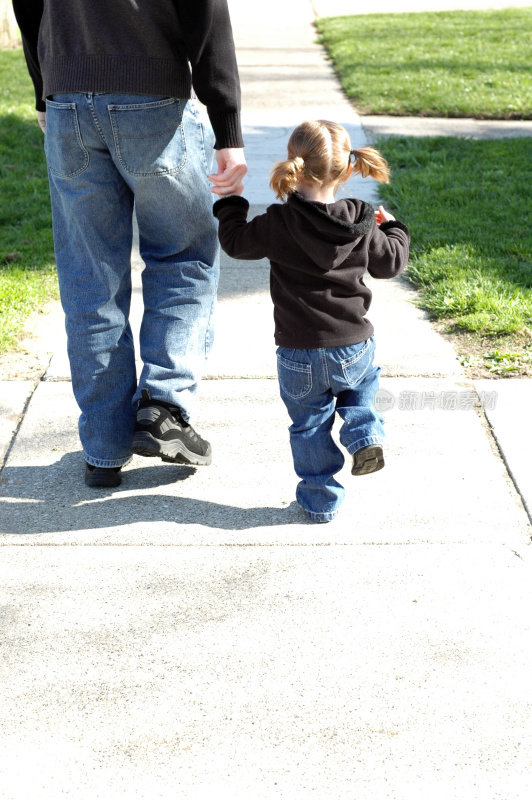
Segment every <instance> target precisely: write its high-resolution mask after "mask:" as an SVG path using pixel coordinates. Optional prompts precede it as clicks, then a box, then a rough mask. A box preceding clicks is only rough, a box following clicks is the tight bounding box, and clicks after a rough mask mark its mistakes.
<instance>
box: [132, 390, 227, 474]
mask: <svg viewBox="0 0 532 800" xmlns="http://www.w3.org/2000/svg"><path fill="white" fill-rule="evenodd" d="M131 449H132V451H133V452H134V453H136V454H137V455H139V456H148V457H150V456H158V457H159V458H161V459H162V460H163V461H170V462H172V463H175V464H195V465H197V466H203V465H207V464H210V463H211V460H212V451H211V446H210V444H209V442H206V441H205V439H202V438H201V436H199V434H197V433H196V431H195V430H194V428H193V427H192V425H189V423H188V422H185V420H184V419H183V417H182V416H181V411H180V410H179V408H178V407H177V406H173V405H171V403H166V402H165V401H163V400H152V399H151V397H150V393H149V391H148V389H143V390H142V399H141V400H140V401H139V405H138V411H137V422H136V424H135V434H134V437H133V444H132V447H131Z"/></svg>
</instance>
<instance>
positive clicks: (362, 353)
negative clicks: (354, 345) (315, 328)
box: [340, 339, 374, 386]
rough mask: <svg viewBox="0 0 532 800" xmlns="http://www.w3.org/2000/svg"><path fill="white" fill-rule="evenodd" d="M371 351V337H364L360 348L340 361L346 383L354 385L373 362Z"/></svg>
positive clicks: (372, 350)
mask: <svg viewBox="0 0 532 800" xmlns="http://www.w3.org/2000/svg"><path fill="white" fill-rule="evenodd" d="M373 352H374V347H373V339H366V341H365V342H361V344H360V349H358V350H357V351H356V352H355V353H353V355H352V356H350V357H349V358H346V359H344V360H343V361H341V362H340V364H341V366H342V372H343V374H344V378H345V380H346V383H348V384H349V385H350V386H355V384H357V383H358V382H359V381H360V380H361V378H362V377H363V376H364V373H365V372H366V370H367V369H368V367H369V366H370V365H371V364H372V362H373Z"/></svg>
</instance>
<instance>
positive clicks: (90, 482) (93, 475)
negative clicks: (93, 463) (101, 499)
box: [85, 469, 122, 489]
mask: <svg viewBox="0 0 532 800" xmlns="http://www.w3.org/2000/svg"><path fill="white" fill-rule="evenodd" d="M102 472H103V474H102ZM106 472H107V470H105V471H103V470H101V471H98V470H97V469H96V470H92V471H90V472H85V484H86V486H90V487H91V488H92V489H116V487H117V486H120V484H121V483H122V476H121V475H120V473H117V472H114V473H113V474H112V475H107V474H105V473H106Z"/></svg>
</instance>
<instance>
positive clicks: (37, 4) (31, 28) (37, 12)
mask: <svg viewBox="0 0 532 800" xmlns="http://www.w3.org/2000/svg"><path fill="white" fill-rule="evenodd" d="M13 11H14V12H15V18H16V20H17V23H18V26H19V28H20V33H21V36H22V46H23V48H24V55H25V57H26V64H27V65H28V71H29V73H30V77H31V79H32V81H33V86H34V89H35V107H36V109H37V110H38V111H45V110H46V104H45V102H44V100H43V99H42V75H41V68H40V66H39V57H38V55H37V41H38V38H39V28H40V25H41V18H42V15H43V0H13Z"/></svg>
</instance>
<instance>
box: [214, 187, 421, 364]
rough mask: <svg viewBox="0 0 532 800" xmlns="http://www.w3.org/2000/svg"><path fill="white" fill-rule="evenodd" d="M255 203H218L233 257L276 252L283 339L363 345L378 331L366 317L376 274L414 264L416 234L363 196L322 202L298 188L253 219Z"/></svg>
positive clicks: (287, 343)
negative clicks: (382, 217) (381, 218)
mask: <svg viewBox="0 0 532 800" xmlns="http://www.w3.org/2000/svg"><path fill="white" fill-rule="evenodd" d="M248 208H249V203H248V201H247V200H245V199H244V198H243V197H236V196H231V197H226V198H222V199H221V200H218V201H217V202H216V203H215V204H214V208H213V211H214V214H215V216H216V217H218V220H219V233H218V235H219V238H220V243H221V245H222V248H223V249H224V250H225V252H226V253H228V255H230V256H232V257H233V258H241V259H258V258H268V259H269V260H270V264H271V271H270V290H271V296H272V300H273V304H274V320H275V341H276V343H277V344H278V345H280V346H281V347H293V348H298V349H312V348H317V347H342V346H346V345H350V344H356V343H358V342H362V341H364V340H365V339H367V338H368V337H369V336H371V335H372V334H373V325H372V324H371V322H369V320H367V319H366V317H365V315H366V313H367V311H368V309H369V306H370V303H371V291H370V290H369V289H368V287H367V286H366V285H365V284H364V280H363V276H364V273H365V272H366V271H367V272H369V274H370V275H371V276H372V277H374V278H392V277H394V276H395V275H398V274H399V273H400V272H401V271H402V270H403V269H404V268H405V266H406V264H407V262H408V252H409V243H410V235H409V233H408V228H407V227H406V226H405V225H403V224H402V223H401V222H399V221H390V222H385V223H383V224H382V225H381V226H380V227H379V226H377V225H376V222H375V212H374V211H373V208H372V207H371V206H370V205H369V204H368V203H364V202H363V201H361V200H355V199H352V200H347V199H346V200H338V201H336V202H335V203H328V204H325V203H317V202H309V201H307V200H305V199H304V198H303V197H302V196H301V195H299V194H297V193H295V194H293V195H290V196H289V198H288V200H287V202H286V203H285V204H280V203H275V204H274V205H271V206H269V207H268V208H267V210H266V213H265V214H261V215H260V216H257V217H255V218H254V219H252V220H250V221H249V222H247V211H248Z"/></svg>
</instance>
